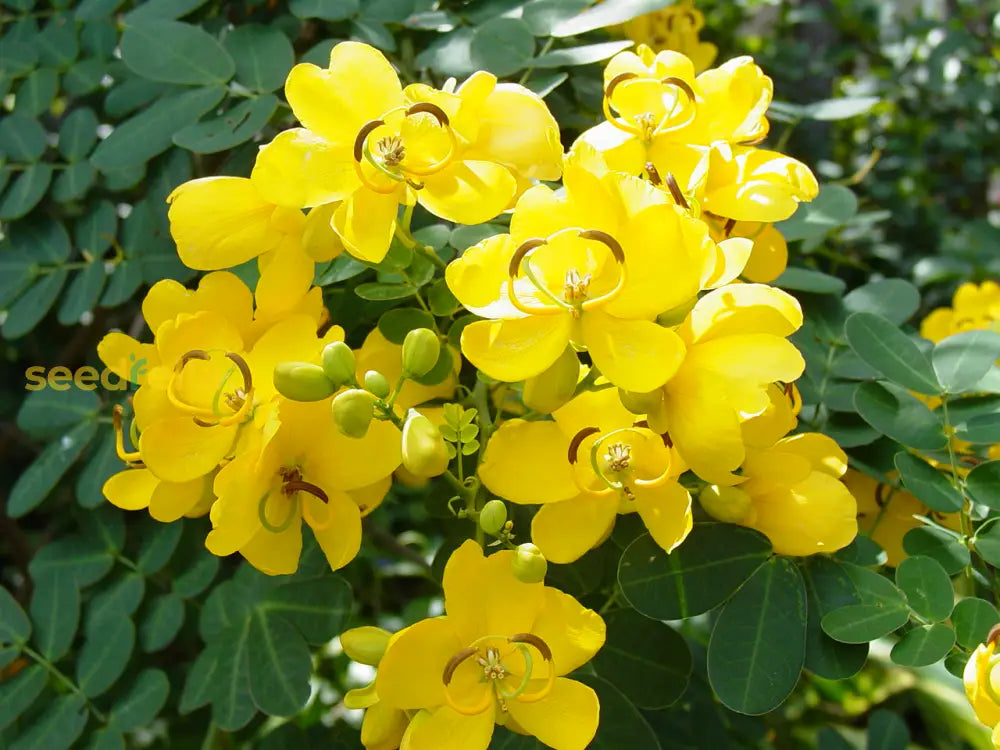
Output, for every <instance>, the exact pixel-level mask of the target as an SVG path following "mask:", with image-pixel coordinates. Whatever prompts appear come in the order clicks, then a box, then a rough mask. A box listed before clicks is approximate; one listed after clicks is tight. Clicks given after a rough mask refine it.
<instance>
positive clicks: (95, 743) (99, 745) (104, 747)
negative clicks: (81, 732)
mask: <svg viewBox="0 0 1000 750" xmlns="http://www.w3.org/2000/svg"><path fill="white" fill-rule="evenodd" d="M87 750H125V738H124V737H123V736H122V734H121V732H119V731H116V730H114V729H100V730H98V731H96V732H94V733H92V734H91V735H90V744H89V745H87Z"/></svg>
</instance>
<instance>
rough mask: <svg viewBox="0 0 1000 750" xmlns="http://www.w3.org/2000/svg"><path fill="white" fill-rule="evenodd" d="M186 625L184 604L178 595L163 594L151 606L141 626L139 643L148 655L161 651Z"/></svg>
mask: <svg viewBox="0 0 1000 750" xmlns="http://www.w3.org/2000/svg"><path fill="white" fill-rule="evenodd" d="M183 624H184V602H183V601H182V600H181V598H180V597H178V596H177V595H176V594H163V595H161V596H158V597H156V598H155V599H153V601H152V602H151V603H150V605H149V609H148V610H147V611H146V614H145V616H144V617H143V618H142V622H141V623H140V624H139V642H140V644H141V645H142V650H143V651H145V652H146V653H147V654H150V653H153V652H156V651H160V650H162V649H164V648H166V647H167V646H169V645H170V644H171V643H173V640H174V638H176V637H177V633H178V631H180V629H181V626H182V625H183Z"/></svg>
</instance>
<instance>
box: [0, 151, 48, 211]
mask: <svg viewBox="0 0 1000 750" xmlns="http://www.w3.org/2000/svg"><path fill="white" fill-rule="evenodd" d="M53 171H54V167H53V166H52V165H51V164H32V165H31V166H30V167H28V168H27V169H26V170H24V171H23V172H21V174H20V175H19V176H18V177H17V178H15V180H14V182H13V183H12V184H11V185H10V186H9V187H8V188H7V191H6V192H5V193H4V194H3V197H2V198H0V219H2V220H4V221H10V220H12V219H20V218H21V217H22V216H24V215H25V214H27V213H28V212H29V211H30V210H31V209H33V208H34V207H35V206H37V205H38V202H39V201H40V200H41V199H42V196H44V195H45V191H46V190H48V189H49V183H50V182H52V172H53Z"/></svg>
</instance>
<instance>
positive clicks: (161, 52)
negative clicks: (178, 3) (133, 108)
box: [121, 20, 236, 86]
mask: <svg viewBox="0 0 1000 750" xmlns="http://www.w3.org/2000/svg"><path fill="white" fill-rule="evenodd" d="M121 51H122V60H123V61H124V62H125V64H126V65H128V67H129V68H131V69H132V70H133V71H135V72H136V73H138V74H139V75H141V76H142V77H143V78H148V79H149V80H151V81H163V82H164V83H182V84H188V85H203V86H207V85H210V84H214V83H225V82H226V81H228V80H229V79H230V78H232V77H233V73H235V72H236V64H235V63H234V62H233V58H231V57H230V56H229V53H228V52H226V50H225V49H223V47H222V45H221V44H219V42H218V41H216V39H215V37H213V36H212V35H211V34H209V33H208V32H206V31H205V30H204V29H202V28H201V27H199V26H193V25H191V24H187V23H181V22H179V21H165V20H143V21H140V22H138V23H135V22H133V25H131V26H129V27H128V28H127V29H125V33H124V34H122V39H121Z"/></svg>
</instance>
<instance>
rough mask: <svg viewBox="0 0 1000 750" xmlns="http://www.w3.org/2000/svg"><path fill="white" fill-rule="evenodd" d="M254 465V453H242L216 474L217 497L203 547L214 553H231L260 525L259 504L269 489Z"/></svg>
mask: <svg viewBox="0 0 1000 750" xmlns="http://www.w3.org/2000/svg"><path fill="white" fill-rule="evenodd" d="M256 464H257V456H256V455H254V454H250V453H242V454H240V455H238V456H237V457H236V458H235V459H233V460H232V461H230V462H229V463H228V464H226V466H224V467H223V468H222V470H220V471H219V473H218V474H217V475H216V477H215V484H214V491H215V494H216V496H217V497H218V499H217V500H216V501H215V504H214V505H212V511H211V519H212V530H211V531H210V532H209V534H208V537H207V538H206V539H205V547H206V548H208V551H209V552H211V553H212V554H213V555H219V556H220V557H224V556H225V555H231V554H233V553H234V552H236V551H237V550H238V549H239V548H240V547H243V546H244V545H245V544H247V543H248V542H249V541H250V540H251V539H252V538H253V536H254V534H256V533H257V532H258V531H259V530H260V529H261V528H262V527H261V524H260V515H259V503H260V499H261V497H262V496H264V495H265V494H266V493H267V491H268V482H267V480H262V479H260V478H258V477H257V475H256V473H255V468H256Z"/></svg>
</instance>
